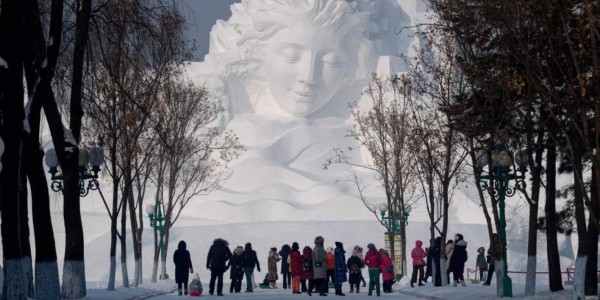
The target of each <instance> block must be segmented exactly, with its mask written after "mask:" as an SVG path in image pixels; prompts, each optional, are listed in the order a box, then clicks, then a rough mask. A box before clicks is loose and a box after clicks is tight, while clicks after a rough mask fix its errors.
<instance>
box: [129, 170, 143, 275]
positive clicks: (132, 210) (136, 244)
mask: <svg viewBox="0 0 600 300" xmlns="http://www.w3.org/2000/svg"><path fill="white" fill-rule="evenodd" d="M125 176H126V181H128V182H129V183H128V184H129V187H130V188H129V198H128V199H129V223H130V226H131V241H132V244H133V259H134V261H135V265H134V269H133V286H134V287H137V286H138V284H139V280H140V274H139V272H138V268H139V261H140V259H139V254H140V247H141V241H140V239H139V237H141V234H140V232H139V230H138V222H137V215H136V208H137V206H136V205H135V200H134V199H136V198H135V196H134V194H133V184H132V183H133V180H132V178H131V172H128V174H126V175H125Z"/></svg>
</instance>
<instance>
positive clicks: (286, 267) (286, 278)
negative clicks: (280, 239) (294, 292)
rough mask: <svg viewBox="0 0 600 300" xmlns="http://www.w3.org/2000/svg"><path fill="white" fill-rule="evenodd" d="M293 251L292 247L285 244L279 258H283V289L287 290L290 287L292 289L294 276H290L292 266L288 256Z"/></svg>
mask: <svg viewBox="0 0 600 300" xmlns="http://www.w3.org/2000/svg"><path fill="white" fill-rule="evenodd" d="M291 251H292V249H291V248H290V245H288V244H285V245H283V247H281V251H279V256H281V275H283V289H287V288H288V286H289V287H290V288H291V287H292V276H290V264H289V263H288V256H289V255H290V252H291Z"/></svg>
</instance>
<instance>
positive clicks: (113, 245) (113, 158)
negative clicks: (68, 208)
mask: <svg viewBox="0 0 600 300" xmlns="http://www.w3.org/2000/svg"><path fill="white" fill-rule="evenodd" d="M111 143H112V144H111V145H110V149H109V151H110V154H109V157H110V166H111V169H112V181H113V187H112V188H113V196H112V211H111V213H110V252H109V253H110V266H109V271H108V285H107V287H106V289H107V290H109V291H114V290H115V275H116V272H117V235H118V228H117V218H118V217H119V183H120V180H119V177H118V176H117V175H116V174H117V140H116V139H115V138H111Z"/></svg>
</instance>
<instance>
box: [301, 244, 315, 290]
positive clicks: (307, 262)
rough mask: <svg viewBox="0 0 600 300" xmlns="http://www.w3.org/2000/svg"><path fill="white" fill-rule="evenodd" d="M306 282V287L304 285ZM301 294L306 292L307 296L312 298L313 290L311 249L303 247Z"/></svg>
mask: <svg viewBox="0 0 600 300" xmlns="http://www.w3.org/2000/svg"><path fill="white" fill-rule="evenodd" d="M306 281H308V287H307V285H306ZM301 283H302V292H306V293H307V294H308V295H309V296H312V290H313V288H314V282H313V261H312V249H311V248H310V247H309V246H305V247H304V249H302V282H301Z"/></svg>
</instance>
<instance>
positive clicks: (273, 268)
mask: <svg viewBox="0 0 600 300" xmlns="http://www.w3.org/2000/svg"><path fill="white" fill-rule="evenodd" d="M280 260H281V257H280V256H279V254H278V253H277V248H276V247H273V248H271V251H269V257H268V259H267V262H268V264H267V267H268V270H269V274H268V275H269V288H271V289H276V288H277V279H278V278H277V262H278V261H280Z"/></svg>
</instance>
